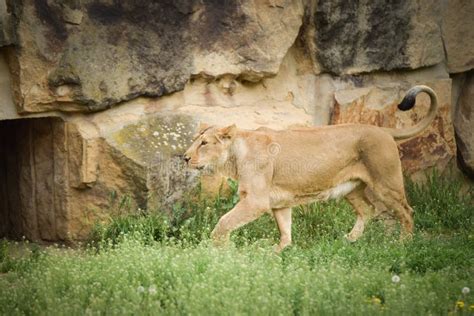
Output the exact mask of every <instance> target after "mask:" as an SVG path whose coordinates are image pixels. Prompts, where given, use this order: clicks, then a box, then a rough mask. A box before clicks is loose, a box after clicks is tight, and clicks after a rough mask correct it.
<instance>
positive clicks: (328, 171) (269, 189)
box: [185, 86, 436, 251]
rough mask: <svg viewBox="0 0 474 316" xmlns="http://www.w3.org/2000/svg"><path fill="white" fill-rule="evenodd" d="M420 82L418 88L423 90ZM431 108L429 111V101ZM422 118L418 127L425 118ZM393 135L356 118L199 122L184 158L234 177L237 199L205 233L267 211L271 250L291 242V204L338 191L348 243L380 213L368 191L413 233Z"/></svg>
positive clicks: (224, 230)
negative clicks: (276, 236)
mask: <svg viewBox="0 0 474 316" xmlns="http://www.w3.org/2000/svg"><path fill="white" fill-rule="evenodd" d="M415 88H419V86H418V87H415ZM422 88H423V89H421V88H420V90H419V91H426V90H424V89H425V88H426V87H422ZM428 89H429V88H428ZM410 91H411V90H410ZM419 91H418V92H419ZM430 91H432V90H431V89H430ZM418 92H417V93H418ZM432 95H433V97H432V102H434V103H436V96H435V95H434V92H433V94H432ZM430 111H431V112H432V111H436V104H435V106H434V107H433V106H432V107H431V110H430ZM431 112H430V113H431ZM429 115H430V116H433V115H431V114H429ZM422 124H423V125H424V126H423V128H425V127H426V126H427V125H428V124H429V122H428V121H426V120H425V121H423V122H422ZM417 128H418V132H419V131H421V130H422V129H423V128H420V126H418V127H417ZM412 130H413V129H411V130H410V133H411V132H412ZM393 134H395V136H397V135H398V136H400V135H402V137H404V135H405V136H406V133H405V134H404V133H403V131H401V132H400V131H395V132H393V131H392V130H388V129H382V128H379V127H375V126H370V125H357V124H343V125H334V126H325V127H314V128H304V129H292V130H285V131H275V130H271V129H268V128H261V129H258V130H255V131H248V130H239V129H237V128H236V127H235V125H232V126H228V127H225V128H218V127H210V126H201V128H200V131H199V133H198V134H197V135H196V138H195V141H194V143H193V144H192V145H191V147H190V148H189V149H188V150H187V152H186V154H185V159H186V160H187V161H188V163H189V166H190V167H193V168H198V169H203V168H204V169H212V170H214V171H219V172H222V173H223V174H225V175H227V176H228V177H231V178H233V179H236V180H238V181H239V194H240V201H239V203H237V205H236V206H235V207H234V208H233V209H232V210H231V211H229V212H228V213H227V214H225V215H224V216H223V217H222V218H221V219H220V220H219V222H218V224H217V226H216V227H215V229H214V231H213V232H212V238H213V239H214V240H215V242H216V243H225V242H226V241H227V240H228V238H229V235H230V233H231V232H232V231H233V230H235V229H237V228H239V227H241V226H243V225H245V224H247V223H249V222H251V221H253V220H255V219H257V218H258V217H259V216H261V215H262V214H263V213H265V212H267V211H269V210H271V211H272V212H273V214H274V217H275V220H276V222H277V225H278V228H279V230H280V234H281V238H280V243H279V245H278V246H276V250H277V251H281V250H282V249H283V248H285V247H286V246H288V245H289V244H290V243H291V207H293V206H296V205H299V204H302V203H308V202H312V201H317V200H327V199H331V198H338V197H342V196H345V197H346V199H347V200H348V202H349V203H350V204H351V205H352V207H353V208H354V210H355V212H356V214H357V220H356V223H355V225H354V227H353V228H352V231H351V232H350V233H349V234H348V236H347V238H348V239H349V240H350V241H355V240H357V239H358V238H359V237H360V236H361V235H362V233H363V231H364V226H365V224H366V222H367V220H369V219H370V218H371V217H372V216H374V214H376V213H377V212H380V208H378V209H377V208H376V206H375V205H376V204H380V203H374V202H373V199H374V197H375V199H376V200H377V201H378V202H381V203H382V204H383V205H384V206H385V207H386V208H387V209H388V210H390V211H393V214H394V215H395V216H396V217H397V218H398V219H399V220H400V222H401V224H402V227H403V229H404V232H405V233H407V234H411V233H412V231H413V219H412V213H413V211H412V209H411V207H410V206H409V205H408V203H407V200H406V197H405V190H404V185H403V176H402V169H401V162H400V158H399V154H398V148H397V144H396V143H395V141H394V135H393Z"/></svg>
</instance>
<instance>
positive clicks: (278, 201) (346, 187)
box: [270, 180, 360, 209]
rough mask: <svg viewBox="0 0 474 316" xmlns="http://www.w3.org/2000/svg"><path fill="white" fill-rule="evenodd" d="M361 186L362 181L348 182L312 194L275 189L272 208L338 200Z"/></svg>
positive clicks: (271, 196) (272, 190)
mask: <svg viewBox="0 0 474 316" xmlns="http://www.w3.org/2000/svg"><path fill="white" fill-rule="evenodd" d="M359 184H360V181H355V180H352V181H346V182H343V183H340V184H338V185H336V186H334V187H332V188H328V189H325V190H320V191H314V192H310V193H306V192H305V193H303V192H291V191H289V190H285V189H284V188H280V187H274V188H272V189H271V191H270V207H271V208H272V209H274V208H284V207H292V206H296V205H300V204H306V203H310V202H315V201H327V200H331V199H338V198H341V197H344V196H346V195H347V194H349V193H350V192H352V191H353V190H354V189H355V188H356V187H357V186H358V185H359Z"/></svg>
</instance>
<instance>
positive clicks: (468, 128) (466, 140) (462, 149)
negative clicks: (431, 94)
mask: <svg viewBox="0 0 474 316" xmlns="http://www.w3.org/2000/svg"><path fill="white" fill-rule="evenodd" d="M463 81H464V84H463V85H462V87H461V92H460V95H459V98H458V100H457V106H456V113H455V120H454V127H455V130H456V142H457V146H458V147H457V148H458V162H459V166H460V168H461V170H463V171H464V173H465V174H467V175H468V176H469V177H470V178H471V179H474V71H473V70H471V71H469V72H468V73H467V74H466V75H465V78H464V80H463Z"/></svg>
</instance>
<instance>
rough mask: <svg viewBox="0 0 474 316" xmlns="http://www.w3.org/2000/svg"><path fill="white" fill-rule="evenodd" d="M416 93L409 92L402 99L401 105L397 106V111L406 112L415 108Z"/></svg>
mask: <svg viewBox="0 0 474 316" xmlns="http://www.w3.org/2000/svg"><path fill="white" fill-rule="evenodd" d="M415 101H416V93H413V92H411V91H409V92H408V93H407V95H406V96H405V97H404V98H403V100H402V103H400V104H399V105H398V109H399V110H402V111H408V110H410V109H411V108H412V107H414V106H415Z"/></svg>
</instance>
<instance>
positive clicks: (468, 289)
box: [461, 286, 471, 295]
mask: <svg viewBox="0 0 474 316" xmlns="http://www.w3.org/2000/svg"><path fill="white" fill-rule="evenodd" d="M461 292H462V294H464V295H467V294H469V292H471V289H470V288H468V287H467V286H465V287H463V288H462V290H461Z"/></svg>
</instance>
